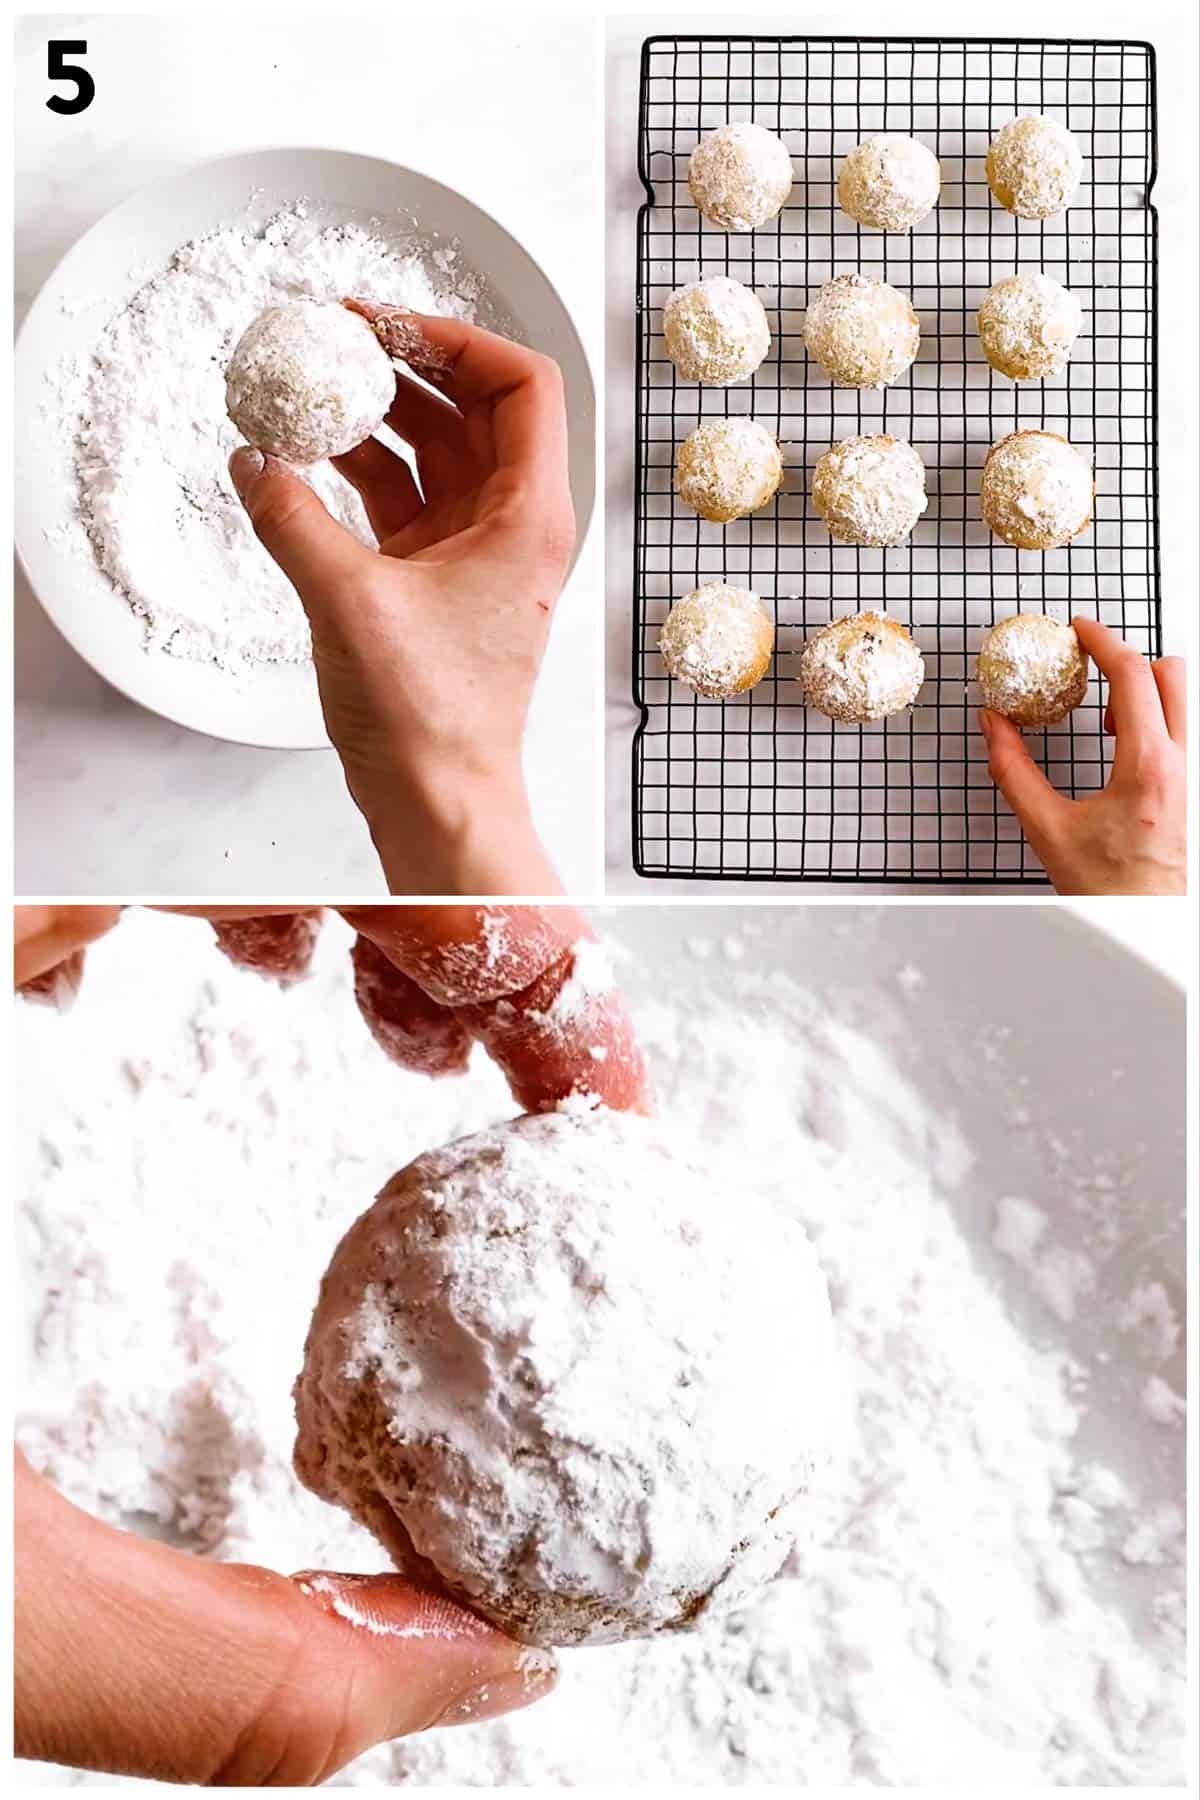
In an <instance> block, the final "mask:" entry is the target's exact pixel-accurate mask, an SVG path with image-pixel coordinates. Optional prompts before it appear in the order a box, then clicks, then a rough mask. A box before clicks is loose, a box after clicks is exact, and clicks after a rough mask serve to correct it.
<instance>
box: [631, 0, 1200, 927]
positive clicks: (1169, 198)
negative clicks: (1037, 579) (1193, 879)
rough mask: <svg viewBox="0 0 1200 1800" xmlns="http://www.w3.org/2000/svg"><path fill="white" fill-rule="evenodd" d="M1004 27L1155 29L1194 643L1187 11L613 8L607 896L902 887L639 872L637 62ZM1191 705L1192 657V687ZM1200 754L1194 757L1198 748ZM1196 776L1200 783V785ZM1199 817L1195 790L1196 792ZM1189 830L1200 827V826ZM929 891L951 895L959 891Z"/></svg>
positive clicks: (1175, 408)
mask: <svg viewBox="0 0 1200 1800" xmlns="http://www.w3.org/2000/svg"><path fill="white" fill-rule="evenodd" d="M891 29H894V30H902V31H903V33H904V35H906V36H908V35H911V34H916V35H923V34H937V33H948V34H950V35H956V36H961V35H962V33H963V32H964V30H965V31H966V32H967V33H969V34H974V35H981V34H983V35H986V34H987V33H988V32H991V33H993V34H996V33H1000V34H1003V35H1010V36H1030V37H1055V36H1059V37H1064V36H1065V37H1100V38H1103V37H1115V38H1120V37H1124V38H1141V39H1145V38H1148V39H1150V40H1151V41H1152V42H1153V43H1154V44H1155V45H1156V48H1157V50H1158V82H1159V93H1158V101H1159V118H1158V139H1159V143H1158V149H1159V159H1158V178H1157V181H1156V183H1155V187H1154V203H1155V205H1156V207H1157V208H1158V212H1159V228H1160V242H1159V280H1160V355H1159V401H1160V434H1159V436H1160V444H1159V449H1160V463H1159V473H1160V496H1161V498H1160V512H1161V525H1162V565H1163V625H1164V638H1165V648H1166V649H1167V650H1168V651H1169V652H1175V653H1189V652H1191V651H1192V650H1193V649H1194V643H1195V621H1196V615H1197V587H1198V559H1197V549H1196V487H1197V475H1196V458H1195V427H1196V384H1195V358H1196V292H1197V287H1196V232H1195V215H1196V200H1195V191H1196V190H1195V175H1196V117H1195V112H1196V102H1195V73H1196V71H1195V46H1194V43H1193V42H1190V41H1185V33H1184V28H1183V21H1182V18H1181V17H1180V16H1178V15H1165V14H1163V13H1162V12H1161V11H1160V10H1159V9H1157V8H1155V7H1153V6H1150V7H1146V6H1142V7H1139V8H1137V9H1136V10H1129V11H1127V12H1125V13H1123V14H1116V13H1112V12H1106V11H1099V12H1097V11H1095V10H1094V9H1092V8H1091V7H1087V6H1065V5H1057V6H1049V7H1042V8H1040V9H1034V8H1029V7H1018V8H1016V9H1012V8H1007V9H1006V10H1005V11H1004V13H1003V15H1000V14H995V15H991V16H988V17H985V16H984V15H983V14H982V13H979V12H978V11H975V10H972V9H967V10H965V11H964V9H963V8H962V7H961V6H956V7H947V6H921V5H917V6H910V7H909V8H907V9H906V10H905V12H904V14H903V17H902V18H898V15H897V14H896V12H895V9H894V8H891V7H889V8H886V9H885V8H881V7H879V6H856V7H855V8H854V9H853V10H852V11H850V12H842V13H829V12H826V11H822V12H818V13H808V12H803V13H796V12H791V13H786V14H784V13H769V12H768V13H755V14H752V15H746V14H742V13H739V12H737V11H736V9H726V10H725V11H722V12H713V11H706V10H704V9H695V10H691V11H686V12H684V11H680V12H669V11H663V12H656V13H646V14H640V15H637V16H625V15H621V16H620V17H615V18H610V19H609V21H608V29H607V58H606V61H607V146H606V159H607V179H608V212H607V234H608V244H607V280H606V293H607V315H606V330H607V398H606V403H605V416H606V438H607V444H608V475H607V488H606V501H607V524H606V533H605V539H606V594H607V608H606V611H607V625H606V635H607V665H608V681H607V694H608V705H607V721H608V732H607V736H608V743H607V770H608V777H607V797H608V804H607V821H606V826H607V840H608V841H607V868H606V876H605V881H606V887H607V890H608V892H609V893H610V894H625V893H654V894H656V895H660V896H662V897H663V898H667V897H669V896H671V895H675V896H678V897H679V898H687V899H693V900H694V899H696V898H697V897H698V896H700V895H702V894H706V893H708V894H713V895H716V894H724V895H725V897H726V898H727V899H728V900H729V901H730V902H733V901H736V900H740V899H744V898H746V897H748V896H750V895H763V896H767V895H772V896H774V897H775V898H777V899H780V898H786V897H788V896H791V897H794V898H796V899H805V898H808V897H811V896H813V895H819V894H822V893H824V894H834V893H837V894H838V895H839V897H840V898H841V899H842V900H843V901H844V900H845V899H846V898H848V897H849V895H851V894H854V895H860V894H861V895H876V894H895V892H896V890H895V889H894V888H887V887H881V886H879V885H878V884H876V883H871V882H861V883H858V884H856V885H855V886H854V887H853V888H852V889H847V888H845V887H839V886H837V885H832V884H827V883H822V882H804V883H803V884H794V883H762V882H737V883H720V882H705V881H688V880H658V879H655V880H645V879H643V878H641V877H639V876H636V875H635V874H634V873H633V871H632V868H631V866H630V865H631V855H630V757H631V745H632V736H633V729H634V725H635V723H636V718H637V712H636V708H635V707H634V705H633V702H632V700H631V698H630V656H631V651H630V637H631V627H630V604H631V587H632V573H633V548H632V546H633V479H634V477H633V416H634V395H633V355H634V304H633V298H634V292H635V258H634V250H635V231H636V220H637V209H638V207H639V205H640V204H641V202H642V200H643V198H644V193H643V189H642V185H641V182H640V181H639V179H638V174H637V109H638V59H639V55H640V51H641V45H642V40H643V39H644V38H646V37H648V36H650V35H652V34H654V33H656V32H679V31H685V32H686V31H710V32H713V31H716V32H719V31H727V30H736V31H738V32H747V33H749V32H754V31H763V32H773V33H776V34H778V33H780V32H803V33H805V34H811V35H820V34H822V33H832V34H838V33H841V34H847V33H851V32H854V33H863V34H869V33H873V32H874V33H883V34H886V33H887V32H888V31H889V30H891ZM1190 697H1191V699H1192V701H1193V709H1194V699H1195V666H1194V657H1193V668H1192V685H1191V695H1190ZM1193 766H1194V756H1193ZM1192 786H1193V789H1194V788H1195V781H1194V780H1193V783H1192ZM1193 816H1194V802H1193ZM1194 835H1195V834H1194V833H1193V837H1194ZM926 891H927V892H929V893H933V894H936V893H953V892H954V891H955V890H954V889H953V887H950V886H947V887H942V888H937V887H934V888H930V889H928V890H926Z"/></svg>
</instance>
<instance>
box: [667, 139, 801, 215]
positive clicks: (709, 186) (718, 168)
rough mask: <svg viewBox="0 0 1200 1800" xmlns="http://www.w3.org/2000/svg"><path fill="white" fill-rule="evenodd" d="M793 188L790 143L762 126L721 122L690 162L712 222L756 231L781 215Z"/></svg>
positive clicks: (692, 184)
mask: <svg viewBox="0 0 1200 1800" xmlns="http://www.w3.org/2000/svg"><path fill="white" fill-rule="evenodd" d="M791 191H792V159H791V157H790V156H789V154H788V149H787V145H786V144H784V143H783V142H781V140H780V139H779V138H777V137H776V136H775V133H774V132H773V131H764V130H763V127H762V126H761V125H720V126H718V127H717V129H716V131H710V132H709V133H708V135H707V137H702V138H701V139H700V142H699V143H698V144H697V145H696V148H695V149H694V150H693V151H692V154H691V157H690V159H689V161H688V192H689V193H690V194H691V196H692V201H693V204H694V205H695V206H696V207H698V208H699V210H700V211H701V212H702V213H703V214H704V217H705V218H706V219H707V220H708V221H709V223H710V224H711V225H719V226H720V227H721V230H722V231H753V230H754V229H755V227H756V226H758V225H766V224H769V222H770V221H771V220H772V219H773V218H775V216H776V215H777V213H778V212H779V209H780V207H782V206H783V205H784V204H785V203H786V201H787V197H788V195H789V194H790V193H791Z"/></svg>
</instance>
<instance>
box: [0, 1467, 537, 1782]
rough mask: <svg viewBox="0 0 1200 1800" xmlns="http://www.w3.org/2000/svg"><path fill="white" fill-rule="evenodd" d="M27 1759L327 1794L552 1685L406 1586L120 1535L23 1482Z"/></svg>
mask: <svg viewBox="0 0 1200 1800" xmlns="http://www.w3.org/2000/svg"><path fill="white" fill-rule="evenodd" d="M13 1511H14V1532H15V1546H16V1550H15V1559H14V1561H15V1581H14V1600H13V1619H14V1648H15V1655H14V1747H15V1750H16V1753H17V1755H18V1756H26V1757H31V1758H35V1759H37V1760H39V1761H44V1762H56V1763H67V1764H70V1765H72V1766H73V1767H76V1768H84V1769H101V1770H105V1771H107V1772H109V1773H113V1774H123V1775H142V1776H149V1777H152V1778H155V1779H157V1780H160V1781H179V1782H187V1783H189V1784H201V1785H205V1786H214V1787H314V1786H316V1785H317V1784H318V1783H320V1782H322V1781H324V1780H326V1779H327V1777H328V1776H330V1775H332V1774H333V1773H334V1771H335V1770H337V1769H340V1768H342V1767H343V1766H344V1764H346V1763H348V1762H350V1761H351V1760H352V1759H353V1758H354V1757H356V1756H358V1755H360V1754H361V1753H362V1752H363V1751H364V1750H367V1749H369V1748H370V1747H371V1745H373V1744H378V1743H382V1742H384V1741H385V1740H387V1739H389V1738H394V1737H402V1736H406V1735H407V1734H409V1733H410V1732H416V1731H425V1730H428V1729H429V1728H430V1727H431V1726H434V1725H454V1724H462V1723H466V1722H468V1721H476V1720H480V1719H489V1718H496V1717H497V1716H498V1715H500V1714H501V1713H506V1712H511V1711H512V1710H514V1709H515V1708H517V1707H521V1706H527V1705H529V1704H530V1703H531V1702H532V1701H534V1700H536V1699H538V1698H539V1697H540V1696H541V1695H543V1694H545V1693H548V1692H549V1690H550V1689H551V1688H552V1687H553V1685H554V1681H555V1676H556V1666H555V1662H554V1658H553V1657H552V1656H550V1655H548V1654H547V1653H546V1652H544V1651H540V1650H529V1649H527V1648H525V1647H524V1646H522V1645H520V1644H517V1643H514V1642H513V1641H512V1639H510V1638H507V1637H505V1636H504V1634H503V1633H502V1632H499V1631H496V1630H495V1629H493V1627H492V1626H490V1625H487V1624H485V1623H484V1621H483V1620H482V1619H478V1618H476V1617H475V1615H474V1614H473V1613H469V1612H466V1611H465V1610H464V1609H463V1608H462V1607H459V1606H456V1605H455V1604H454V1603H453V1602H452V1601H449V1600H445V1599H443V1598H442V1597H441V1596H439V1595H435V1594H429V1593H425V1592H423V1591H422V1590H420V1589H419V1588H416V1587H414V1586H413V1585H412V1584H411V1583H410V1582H408V1581H406V1580H405V1579H403V1578H402V1577H401V1576H399V1575H371V1576H362V1575H338V1574H333V1573H311V1572H308V1573H304V1574H299V1575H293V1576H291V1577H288V1576H284V1575H277V1574H275V1573H273V1572H272V1571H271V1570H269V1569H261V1568H254V1567H251V1566H248V1565H245V1564H240V1563H217V1562H210V1561H208V1560H206V1559H205V1558H203V1557H198V1556H189V1555H187V1554H186V1553H185V1552H183V1551H181V1550H173V1549H169V1548H168V1547H167V1546H166V1545H165V1544H159V1543H155V1542H153V1541H152V1540H150V1539H148V1538H142V1537H138V1536H135V1535H134V1534H133V1533H132V1532H127V1531H118V1530H116V1529H115V1528H114V1527H113V1526H111V1525H105V1524H103V1523H102V1522H101V1521H100V1520H99V1519H94V1518H92V1517H90V1515H89V1514H87V1513H85V1512H82V1511H81V1510H80V1509H79V1508H78V1507H76V1506H73V1505H72V1504H71V1503H70V1501H68V1500H66V1499H64V1498H63V1496H62V1495H61V1494H59V1493H57V1492H56V1491H55V1489H54V1488H52V1487H51V1485H50V1483H49V1482H48V1481H45V1480H43V1479H42V1477H41V1476H39V1475H35V1474H34V1472H33V1470H32V1469H31V1468H30V1467H29V1465H28V1463H26V1461H25V1459H24V1458H23V1457H21V1456H19V1455H18V1457H17V1458H16V1467H15V1471H14V1495H13Z"/></svg>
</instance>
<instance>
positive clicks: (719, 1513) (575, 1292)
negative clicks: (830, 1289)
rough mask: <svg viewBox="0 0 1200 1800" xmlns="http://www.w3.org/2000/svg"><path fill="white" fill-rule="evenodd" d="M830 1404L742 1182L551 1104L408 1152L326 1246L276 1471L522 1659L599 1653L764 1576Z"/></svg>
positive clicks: (830, 1377)
mask: <svg viewBox="0 0 1200 1800" xmlns="http://www.w3.org/2000/svg"><path fill="white" fill-rule="evenodd" d="M448 1346H449V1347H451V1348H450V1349H449V1350H448ZM764 1371H771V1373H772V1376H773V1378H774V1379H773V1380H772V1381H771V1382H768V1383H764V1381H763V1374H764ZM776 1384H777V1385H776ZM837 1386H838V1383H837V1379H836V1375H835V1370H834V1366H833V1358H832V1351H831V1329H830V1321H829V1303H828V1299H827V1296H826V1293H825V1284H824V1280H823V1277H822V1276H821V1273H820V1270H819V1268H818V1267H817V1264H816V1260H815V1258H814V1257H813V1254H812V1251H811V1249H810V1247H809V1245H808V1244H807V1242H806V1240H805V1238H804V1235H803V1233H802V1232H801V1231H800V1230H799V1229H798V1228H797V1227H796V1226H795V1224H794V1223H793V1222H791V1221H789V1220H788V1219H787V1218H786V1217H785V1216H784V1215H782V1214H781V1213H780V1212H779V1211H777V1210H776V1209H773V1208H770V1207H767V1206H764V1205H762V1204H761V1202H760V1201H759V1199H758V1198H757V1196H756V1194H755V1185H754V1180H753V1178H752V1176H751V1175H750V1173H749V1172H748V1171H746V1170H745V1169H743V1170H742V1171H741V1172H740V1174H739V1172H738V1171H737V1170H735V1169H733V1168H732V1167H726V1166H725V1165H724V1164H722V1163H720V1162H718V1163H715V1164H714V1161H713V1159H712V1158H711V1157H710V1156H709V1155H707V1154H705V1155H703V1156H701V1154H700V1152H699V1150H698V1148H697V1147H696V1146H695V1145H694V1144H692V1143H691V1142H690V1140H689V1139H687V1138H685V1137H682V1136H676V1135H675V1134H673V1133H672V1132H671V1131H670V1130H669V1129H668V1128H667V1127H665V1126H664V1125H663V1124H661V1123H660V1122H657V1121H651V1120H649V1119H646V1118H642V1117H639V1116H636V1115H631V1114H622V1113H613V1112H607V1111H603V1110H590V1111H583V1110H581V1109H578V1108H571V1109H564V1110H561V1111H559V1112H557V1113H552V1114H547V1115H543V1116H541V1117H537V1118H527V1119H522V1120H519V1121H515V1122H513V1123H511V1124H509V1125H506V1126H505V1127H503V1128H499V1129H498V1128H492V1129H489V1130H487V1131H483V1132H477V1133H474V1134H472V1135H471V1136H469V1137H467V1138H464V1139H461V1140H459V1141H458V1142H456V1143H454V1144H451V1145H448V1146H446V1147H445V1148H443V1149H438V1150H432V1151H430V1152H428V1153H427V1154H426V1155H424V1156H422V1157H420V1158H418V1159H417V1161H416V1162H415V1163H412V1164H411V1165H410V1166H409V1167H408V1168H406V1169H404V1170H403V1171H401V1173H399V1174H398V1175H396V1176H395V1177H394V1178H393V1180H392V1181H391V1182H389V1183H388V1185H387V1187H386V1188H385V1189H384V1191H383V1193H382V1194H381V1195H380V1196H379V1199H378V1200H377V1201H376V1203H375V1204H374V1206H372V1207H371V1208H370V1209H369V1210H368V1211H366V1212H365V1213H364V1215H363V1217H362V1218H361V1219H360V1220H359V1221H358V1222H357V1223H356V1225H355V1226H354V1228H353V1229H352V1230H351V1231H350V1232H349V1233H348V1234H347V1236H346V1237H345V1238H344V1239H343V1241H342V1243H341V1244H340V1245H339V1246H338V1249H337V1252H336V1254H335V1256H334V1259H333V1261H332V1262H331V1264H330V1267H329V1270H328V1272H327V1274H326V1276H325V1278H324V1281H323V1282H322V1286H321V1297H320V1302H319V1304H318V1307H317V1310H316V1313H315V1315H314V1318H313V1326H312V1330H311V1332H310V1334H309V1338H308V1342H307V1345H306V1348H305V1359H304V1369H303V1371H302V1373H301V1375H300V1378H299V1380H298V1381H297V1384H296V1419H297V1439H296V1470H297V1473H298V1474H299V1475H300V1476H301V1479H302V1480H304V1482H305V1483H306V1484H307V1485H308V1486H310V1487H312V1489H313V1490H314V1492H317V1493H319V1494H321V1495H323V1496H324V1497H325V1498H326V1499H329V1500H331V1501H334V1502H336V1503H338V1504H340V1505H342V1506H344V1507H345V1508H346V1509H347V1511H349V1512H350V1513H351V1514H352V1515H353V1516H354V1517H356V1518H358V1519H359V1520H360V1521H361V1522H362V1523H363V1524H364V1525H366V1526H367V1527H368V1529H370V1530H371V1531H372V1532H373V1533H374V1534H375V1535H376V1536H377V1537H378V1538H379V1539H380V1541H381V1543H382V1544H384V1546H385V1547H386V1548H387V1549H388V1550H389V1551H390V1552H391V1553H392V1554H393V1556H394V1557H395V1559H396V1561H397V1564H398V1566H399V1567H401V1568H409V1567H412V1568H413V1572H414V1573H421V1572H423V1571H424V1570H425V1569H427V1568H428V1566H429V1565H432V1566H433V1567H434V1568H435V1569H436V1570H437V1571H438V1572H439V1574H440V1576H441V1578H442V1580H443V1581H444V1582H445V1583H446V1584H447V1585H448V1586H449V1588H450V1591H451V1592H452V1593H453V1595H454V1596H455V1598H457V1599H459V1600H460V1601H462V1602H463V1603H464V1604H466V1605H470V1606H473V1607H475V1608H476V1609H477V1610H479V1611H481V1612H482V1613H483V1614H484V1615H485V1616H486V1617H487V1618H489V1619H491V1620H492V1621H493V1623H495V1624H497V1625H499V1626H500V1627H501V1628H502V1629H504V1630H507V1631H508V1632H510V1633H511V1635H512V1636H514V1637H516V1638H518V1639H520V1640H521V1641H522V1642H524V1643H532V1644H541V1645H556V1644H584V1643H587V1644H607V1643H613V1642H616V1641H619V1640H620V1639H622V1638H626V1637H637V1636H650V1635H653V1634H654V1633H657V1632H661V1631H670V1630H676V1629H679V1628H680V1627H682V1626H686V1625H688V1624H693V1623H694V1622H695V1621H696V1619H697V1618H698V1617H699V1616H700V1615H701V1614H702V1613H705V1612H707V1611H708V1610H710V1609H711V1608H714V1607H720V1608H725V1607H728V1605H729V1604H730V1603H731V1602H733V1601H736V1600H739V1599H741V1598H743V1597H744V1596H745V1595H746V1593H747V1592H749V1591H752V1590H753V1589H754V1588H755V1587H756V1586H758V1585H760V1584H761V1583H763V1582H764V1581H767V1580H769V1579H770V1578H771V1577H772V1576H774V1575H775V1574H777V1573H778V1570H779V1568H780V1566H781V1565H782V1563H783V1561H784V1559H785V1557H786V1556H787V1554H788V1550H789V1546H790V1545H791V1544H792V1542H793V1540H794V1538H795V1537H796V1535H797V1534H798V1533H800V1534H806V1532H807V1518H806V1513H807V1508H808V1490H809V1488H810V1486H811V1483H812V1478H813V1471H814V1467H815V1466H816V1464H817V1461H818V1459H819V1458H823V1456H824V1452H825V1445H826V1439H827V1436H828V1430H829V1419H830V1415H831V1413H832V1411H833V1406H834V1397H835V1395H836V1391H837ZM414 1553H415V1555H414Z"/></svg>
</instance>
